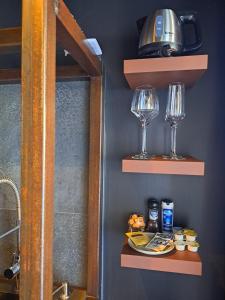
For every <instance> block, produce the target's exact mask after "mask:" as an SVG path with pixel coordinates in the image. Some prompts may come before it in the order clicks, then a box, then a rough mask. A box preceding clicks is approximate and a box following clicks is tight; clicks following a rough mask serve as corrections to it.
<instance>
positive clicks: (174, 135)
mask: <svg viewBox="0 0 225 300" xmlns="http://www.w3.org/2000/svg"><path fill="white" fill-rule="evenodd" d="M176 139H177V124H172V125H171V156H172V157H176V156H177V153H176Z"/></svg>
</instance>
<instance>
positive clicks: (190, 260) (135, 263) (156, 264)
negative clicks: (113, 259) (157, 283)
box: [121, 244, 202, 276]
mask: <svg viewBox="0 0 225 300" xmlns="http://www.w3.org/2000/svg"><path fill="white" fill-rule="evenodd" d="M121 267H126V268H135V269H145V270H153V271H162V272H172V273H181V274H189V275H198V276H201V275H202V262H201V258H200V256H199V254H198V253H193V252H190V251H188V250H185V251H176V250H174V251H172V252H171V253H169V254H165V255H162V256H148V255H145V254H142V253H139V252H136V251H134V250H133V249H131V248H130V247H129V245H128V244H125V245H124V247H123V249H122V252H121Z"/></svg>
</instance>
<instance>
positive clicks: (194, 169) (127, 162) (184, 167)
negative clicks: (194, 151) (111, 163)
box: [122, 155, 205, 176]
mask: <svg viewBox="0 0 225 300" xmlns="http://www.w3.org/2000/svg"><path fill="white" fill-rule="evenodd" d="M122 172H128V173H150V174H172V175H198V176H203V175H204V172H205V163H204V161H201V160H198V159H196V158H193V157H191V156H188V157H187V158H186V159H184V160H171V159H164V158H163V157H162V156H156V157H155V158H154V159H143V160H141V159H139V160H137V159H132V156H131V155H130V156H127V157H125V158H124V159H123V160H122Z"/></svg>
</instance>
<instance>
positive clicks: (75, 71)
mask: <svg viewBox="0 0 225 300" xmlns="http://www.w3.org/2000/svg"><path fill="white" fill-rule="evenodd" d="M89 78H90V77H89V76H88V75H87V74H86V73H85V72H84V71H83V70H82V69H81V67H80V66H79V65H72V66H58V67H57V68H56V79H57V81H76V80H89ZM20 82H21V70H20V69H0V84H14V83H20Z"/></svg>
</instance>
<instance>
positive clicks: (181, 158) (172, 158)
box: [162, 155, 186, 160]
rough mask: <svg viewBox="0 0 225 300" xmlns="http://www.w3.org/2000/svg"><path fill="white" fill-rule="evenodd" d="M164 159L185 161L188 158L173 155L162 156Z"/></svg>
mask: <svg viewBox="0 0 225 300" xmlns="http://www.w3.org/2000/svg"><path fill="white" fill-rule="evenodd" d="M162 158H163V159H167V160H185V159H186V157H184V156H181V155H176V156H171V155H162Z"/></svg>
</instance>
